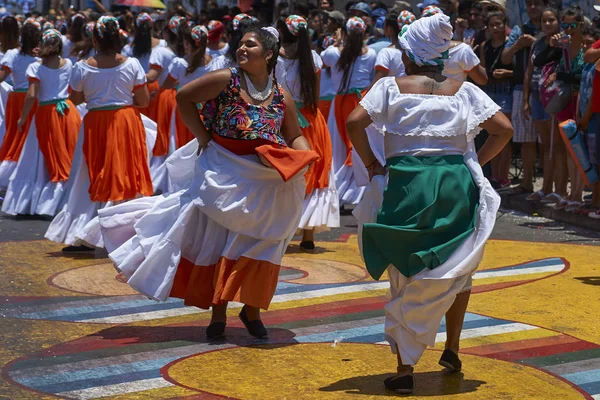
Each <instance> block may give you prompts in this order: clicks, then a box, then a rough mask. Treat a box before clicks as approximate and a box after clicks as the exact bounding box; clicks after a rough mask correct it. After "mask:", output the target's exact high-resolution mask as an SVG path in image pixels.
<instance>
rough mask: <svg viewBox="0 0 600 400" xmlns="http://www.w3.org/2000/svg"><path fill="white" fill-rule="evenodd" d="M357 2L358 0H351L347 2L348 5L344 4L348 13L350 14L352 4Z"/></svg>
mask: <svg viewBox="0 0 600 400" xmlns="http://www.w3.org/2000/svg"><path fill="white" fill-rule="evenodd" d="M329 3H330V4H331V3H333V0H332V1H330V2H329ZM357 3H358V1H354V0H351V1H349V2H347V3H346V5H345V6H344V10H345V11H346V14H348V12H349V11H350V9H351V8H352V6H354V5H355V4H357Z"/></svg>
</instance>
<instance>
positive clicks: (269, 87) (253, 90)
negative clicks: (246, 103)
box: [242, 72, 273, 101]
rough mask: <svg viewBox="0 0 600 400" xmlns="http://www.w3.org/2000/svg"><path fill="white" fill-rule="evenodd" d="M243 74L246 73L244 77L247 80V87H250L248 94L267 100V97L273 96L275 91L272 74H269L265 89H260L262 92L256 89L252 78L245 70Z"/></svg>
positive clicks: (257, 98)
mask: <svg viewBox="0 0 600 400" xmlns="http://www.w3.org/2000/svg"><path fill="white" fill-rule="evenodd" d="M242 75H244V79H245V80H246V87H247V88H248V94H249V95H250V97H252V98H253V99H254V100H258V101H265V100H266V99H268V98H269V96H271V92H272V91H273V77H272V76H271V74H269V77H268V80H267V86H266V87H265V89H264V90H263V91H260V92H259V91H258V90H256V88H255V87H254V85H253V84H252V80H251V79H250V78H249V77H248V75H246V74H245V73H244V72H242Z"/></svg>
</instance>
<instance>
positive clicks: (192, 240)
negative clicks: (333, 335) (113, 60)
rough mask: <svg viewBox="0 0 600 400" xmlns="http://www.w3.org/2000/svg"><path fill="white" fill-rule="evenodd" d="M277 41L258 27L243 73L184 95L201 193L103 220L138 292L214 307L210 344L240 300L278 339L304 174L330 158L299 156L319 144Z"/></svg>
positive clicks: (156, 200)
mask: <svg viewBox="0 0 600 400" xmlns="http://www.w3.org/2000/svg"><path fill="white" fill-rule="evenodd" d="M265 29H269V31H266V30H265ZM275 35H277V31H276V30H275V29H274V28H264V29H256V28H251V29H250V30H249V31H247V33H246V34H245V35H244V37H243V38H242V40H241V42H240V47H239V49H238V52H237V55H238V61H239V65H240V69H237V68H231V69H222V70H219V71H216V72H211V73H209V74H206V75H204V76H203V77H201V78H199V79H197V80H195V81H193V82H192V83H190V84H188V85H186V86H185V87H183V88H182V89H181V90H180V91H179V93H178V94H177V100H178V101H177V102H178V105H179V110H180V113H181V115H182V117H183V120H184V121H185V123H186V125H187V126H188V128H189V129H190V130H191V131H192V132H193V133H194V136H195V137H196V139H197V141H196V142H190V143H189V144H188V145H186V147H184V148H183V149H182V150H184V149H186V148H187V146H193V148H198V152H199V153H200V157H198V159H197V160H196V162H195V166H194V168H195V171H194V172H195V173H194V179H193V182H192V183H191V185H190V186H189V188H188V189H187V190H182V191H179V192H176V193H173V194H171V195H164V196H154V197H152V198H148V199H138V200H134V201H132V202H129V203H124V204H120V205H118V206H115V207H110V208H107V209H105V210H102V212H101V214H100V223H101V225H102V233H103V236H104V238H105V243H106V246H107V250H108V251H109V257H110V258H111V259H112V261H113V262H114V263H115V266H116V267H117V269H119V270H120V271H122V273H123V274H124V275H125V276H126V277H127V278H128V283H129V285H131V286H132V287H133V288H135V289H136V290H138V291H140V292H141V293H144V294H145V295H146V296H149V297H152V298H154V299H157V300H162V301H165V300H167V298H168V297H178V298H183V299H185V304H187V305H192V306H196V307H200V308H205V309H208V308H212V319H211V322H210V325H209V326H208V328H207V331H206V335H207V336H208V337H209V338H214V337H218V336H222V335H223V334H224V333H225V325H226V318H227V316H226V311H227V303H228V302H229V301H237V302H241V303H243V304H244V307H243V308H242V310H241V312H240V315H239V317H240V319H241V320H242V322H243V323H244V325H246V328H247V329H248V331H249V333H250V334H251V335H253V336H255V337H258V338H262V337H265V336H266V335H267V331H266V329H265V327H264V325H263V324H262V322H261V320H260V309H261V308H263V309H267V308H268V307H269V304H270V302H271V299H272V297H273V295H274V293H275V288H276V286H277V280H278V274H279V269H280V265H281V260H282V257H283V255H284V253H285V249H286V248H287V245H288V243H289V242H290V240H291V239H292V237H293V235H294V233H295V231H296V228H297V226H298V220H299V218H300V213H301V209H302V201H303V200H304V192H305V182H304V177H303V172H304V171H306V165H307V163H308V162H311V161H314V159H315V158H316V157H318V156H317V154H316V153H314V152H312V151H298V150H305V149H308V148H309V146H308V143H307V141H306V140H305V139H304V138H303V137H302V134H301V131H300V127H299V126H298V117H297V115H296V109H295V106H294V103H293V99H292V97H291V96H290V95H289V94H288V93H285V92H284V91H283V89H282V88H281V86H279V85H277V84H276V83H275V82H274V79H273V76H272V73H273V71H274V69H275V64H276V63H277V54H278V51H279V46H278V39H277V37H276V36H275ZM198 103H203V104H204V107H203V109H202V113H203V115H204V117H205V118H204V121H202V120H201V119H200V116H199V115H198V110H197V107H196V105H197V104H198ZM293 149H297V150H293ZM274 154H279V155H283V154H285V155H286V157H284V158H285V159H286V161H284V163H283V164H282V163H281V160H283V159H284V158H280V159H279V160H280V161H279V162H278V159H277V157H272V155H274ZM259 155H260V156H259ZM261 157H262V160H264V161H261ZM264 162H266V164H267V165H270V166H272V167H269V166H267V165H265V164H264ZM219 199H220V200H219ZM274 209H277V210H281V211H280V212H277V213H273V210H274ZM143 211H146V214H145V215H143V216H141V217H140V213H141V212H143ZM134 224H135V229H134ZM141 243H145V244H144V245H140V244H141ZM146 244H148V245H149V246H147V245H146Z"/></svg>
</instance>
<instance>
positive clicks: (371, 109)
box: [359, 76, 399, 133]
mask: <svg viewBox="0 0 600 400" xmlns="http://www.w3.org/2000/svg"><path fill="white" fill-rule="evenodd" d="M398 92H399V89H398V85H397V84H396V78H394V77H393V76H391V77H386V78H381V79H380V80H378V81H377V82H376V83H375V84H374V85H373V87H372V88H371V89H370V90H369V92H368V93H367V95H366V96H365V97H363V99H362V100H361V101H360V103H359V104H360V105H361V106H362V108H364V109H365V111H366V112H367V113H368V114H369V117H371V121H373V125H374V126H375V128H377V130H378V131H380V132H381V133H385V131H386V120H387V118H388V116H389V115H388V108H389V104H390V100H391V98H392V96H395V95H396V94H397V93H398Z"/></svg>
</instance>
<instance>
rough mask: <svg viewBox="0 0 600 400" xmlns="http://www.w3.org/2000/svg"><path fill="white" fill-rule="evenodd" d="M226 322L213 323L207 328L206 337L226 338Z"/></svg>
mask: <svg viewBox="0 0 600 400" xmlns="http://www.w3.org/2000/svg"><path fill="white" fill-rule="evenodd" d="M225 326H226V323H225V322H213V323H212V324H210V325H209V326H207V327H206V337H207V338H208V339H217V338H220V337H223V336H225Z"/></svg>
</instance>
